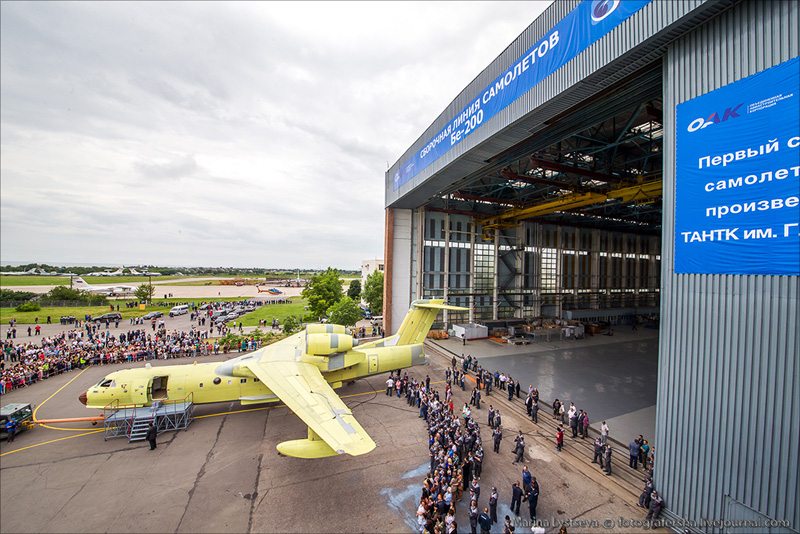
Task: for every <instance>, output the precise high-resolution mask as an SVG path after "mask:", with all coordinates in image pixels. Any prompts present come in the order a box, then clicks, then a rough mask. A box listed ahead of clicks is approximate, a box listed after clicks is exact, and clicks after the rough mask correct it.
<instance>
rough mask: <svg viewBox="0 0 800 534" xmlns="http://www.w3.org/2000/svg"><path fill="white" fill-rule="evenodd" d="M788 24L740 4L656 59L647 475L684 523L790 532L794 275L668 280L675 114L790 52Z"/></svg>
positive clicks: (797, 368) (795, 523) (792, 11)
mask: <svg viewBox="0 0 800 534" xmlns="http://www.w3.org/2000/svg"><path fill="white" fill-rule="evenodd" d="M798 28H800V14H799V13H798V2H797V1H789V0H778V1H764V0H751V1H746V2H742V3H740V4H737V5H736V6H734V7H733V8H731V9H729V10H727V11H725V12H724V13H722V14H720V15H718V16H716V17H715V18H714V19H712V20H711V21H709V22H707V23H706V24H704V25H703V26H701V27H699V28H698V29H697V30H695V31H693V32H691V33H690V34H687V35H686V36H684V37H682V38H680V39H678V40H677V41H675V42H674V43H672V44H671V45H670V46H669V48H668V51H667V56H666V61H665V62H664V117H665V125H664V127H665V128H664V130H665V138H666V139H670V140H671V142H667V143H664V147H665V154H664V156H665V157H664V163H665V166H664V221H663V223H664V224H663V229H664V236H663V237H664V239H663V249H662V277H661V278H662V313H661V318H662V322H661V346H660V356H659V358H660V361H659V377H658V404H657V406H658V407H657V416H656V417H657V421H656V440H655V442H656V458H657V462H656V471H655V474H654V475H655V476H654V478H655V483H656V489H657V490H658V491H659V492H661V493H662V495H663V496H664V497H665V504H666V506H667V507H668V509H669V510H670V511H671V512H672V513H674V514H676V515H678V516H680V517H683V518H686V519H692V520H700V519H722V518H725V517H730V518H733V517H745V516H747V517H757V516H758V515H759V514H762V515H763V516H766V517H769V518H773V519H779V520H780V519H788V520H789V521H790V522H791V525H792V528H793V529H794V530H798V529H800V491H798V470H799V469H800V467H799V466H798V456H799V455H800V452H799V451H800V445H799V444H798V437H800V430H799V429H800V342H799V340H798V336H799V335H800V334H798V332H800V315H798V301H800V287H798V277H797V276H730V275H726V276H720V275H676V274H675V273H674V272H673V258H674V241H673V233H674V225H673V216H672V214H673V213H674V206H675V202H674V200H675V199H674V183H675V107H676V106H677V105H678V104H680V103H681V102H684V101H686V100H689V99H691V98H694V97H696V96H699V95H701V94H704V93H707V92H709V91H712V90H714V89H717V88H719V87H721V86H723V85H727V84H729V83H731V82H734V81H736V80H739V79H741V78H744V77H746V76H749V75H751V74H754V73H756V72H759V71H762V70H764V69H766V68H769V67H772V66H774V65H777V64H779V63H781V62H783V61H786V60H788V59H790V58H792V57H795V56H797V55H798V46H800V45H798V42H800V39H798ZM798 253H800V251H798ZM748 509H751V510H749V511H748ZM753 512H757V513H753ZM748 513H749V514H750V515H747V514H748ZM743 514H744V515H743ZM701 530H703V531H715V529H701ZM725 531H726V532H745V531H747V532H752V531H755V530H754V529H747V530H725ZM786 531H787V530H780V529H772V530H771V531H769V532H773V533H775V532H786ZM762 532H767V530H762Z"/></svg>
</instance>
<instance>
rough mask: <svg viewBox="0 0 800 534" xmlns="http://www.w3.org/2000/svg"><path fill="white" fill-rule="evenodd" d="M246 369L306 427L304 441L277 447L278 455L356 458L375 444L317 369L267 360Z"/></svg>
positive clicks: (313, 366)
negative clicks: (306, 433)
mask: <svg viewBox="0 0 800 534" xmlns="http://www.w3.org/2000/svg"><path fill="white" fill-rule="evenodd" d="M247 367H248V368H249V369H250V370H251V371H253V373H254V374H255V375H256V376H257V377H258V378H259V380H261V381H262V382H263V383H264V385H265V386H267V387H268V388H269V389H271V390H272V392H273V393H275V395H277V396H278V397H279V398H280V399H281V400H282V401H283V402H284V403H285V404H286V406H288V407H289V408H290V409H291V410H292V411H293V412H294V413H296V414H297V416H298V417H300V419H302V420H303V422H305V423H306V424H307V425H308V429H309V432H308V439H303V440H295V441H287V442H284V443H281V444H279V445H278V451H279V452H281V453H282V454H285V455H287V456H297V457H300V458H321V457H324V456H333V455H335V454H345V453H346V454H350V455H352V456H358V455H359V454H365V453H368V452H369V451H371V450H372V449H374V448H375V442H374V441H372V439H371V438H370V437H369V435H368V434H367V432H366V431H365V430H364V429H363V428H361V425H359V424H358V421H356V419H355V417H353V413H352V412H351V411H350V409H349V408H348V407H347V406H346V405H345V403H344V402H342V399H340V398H339V396H338V395H337V394H336V393H335V392H334V391H333V389H332V388H331V387H330V386H329V385H328V382H326V381H325V379H324V378H323V377H322V373H321V372H320V370H319V368H318V367H317V366H315V365H313V364H310V363H305V362H300V361H281V360H279V361H274V360H270V359H268V358H267V359H262V360H261V361H260V362H252V363H249V364H248V365H247Z"/></svg>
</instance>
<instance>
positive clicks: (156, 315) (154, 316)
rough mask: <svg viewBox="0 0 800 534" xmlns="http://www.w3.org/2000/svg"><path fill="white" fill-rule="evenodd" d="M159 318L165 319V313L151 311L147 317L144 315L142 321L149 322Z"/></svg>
mask: <svg viewBox="0 0 800 534" xmlns="http://www.w3.org/2000/svg"><path fill="white" fill-rule="evenodd" d="M159 317H164V313H163V312H160V311H151V312H150V313H148V314H147V315H143V316H142V319H144V320H145V321H148V320H150V319H158V318H159Z"/></svg>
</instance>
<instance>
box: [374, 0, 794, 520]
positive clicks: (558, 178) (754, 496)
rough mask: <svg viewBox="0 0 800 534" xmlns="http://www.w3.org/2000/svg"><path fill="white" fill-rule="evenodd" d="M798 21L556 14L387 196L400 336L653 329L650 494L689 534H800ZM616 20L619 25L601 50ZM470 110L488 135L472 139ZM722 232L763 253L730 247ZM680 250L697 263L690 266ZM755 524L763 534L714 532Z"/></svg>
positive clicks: (537, 26)
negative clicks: (419, 328)
mask: <svg viewBox="0 0 800 534" xmlns="http://www.w3.org/2000/svg"><path fill="white" fill-rule="evenodd" d="M799 5H800V4H798V2H797V1H796V0H792V1H785V0H718V1H703V0H671V1H659V0H621V1H619V2H602V1H590V0H587V1H580V0H565V1H562V2H554V3H553V4H552V5H551V6H550V7H548V8H547V10H546V11H545V12H544V13H543V14H542V15H541V16H540V17H538V18H537V19H536V20H534V21H533V23H532V24H531V25H530V26H529V27H528V28H527V29H526V30H525V31H524V32H523V33H522V34H521V35H520V36H519V37H518V38H517V39H516V40H515V41H513V42H512V43H511V45H510V46H509V47H508V48H507V49H506V50H505V51H503V53H501V54H500V55H499V56H498V57H497V59H496V60H495V61H493V62H492V63H491V64H490V65H489V66H488V67H487V68H486V69H484V71H482V72H481V73H480V74H478V76H477V77H476V78H475V79H474V80H473V81H472V82H470V84H469V85H468V86H467V87H466V88H465V89H464V90H463V91H462V92H461V93H459V94H458V95H457V96H456V98H455V99H454V100H453V101H452V102H451V103H450V105H448V106H447V107H446V108H445V110H444V111H443V112H442V113H441V114H440V115H439V116H438V117H437V118H436V119H435V120H434V121H433V122H432V124H431V125H430V126H429V127H428V129H427V130H426V131H425V132H424V133H423V134H422V135H421V136H420V137H419V138H418V139H417V140H416V141H415V142H414V143H412V145H411V146H410V147H409V148H408V149H407V150H406V152H405V153H404V154H403V155H402V156H401V158H400V159H399V160H398V161H397V162H396V163H395V164H394V165H393V166H391V167H390V169H389V170H388V171H387V173H386V176H385V181H386V190H385V191H386V202H385V205H386V207H387V210H386V249H385V250H386V253H385V262H386V269H385V272H386V277H385V287H384V295H385V296H384V322H385V325H386V329H387V331H393V330H394V329H396V328H397V326H399V325H398V324H395V321H393V318H394V317H397V318H400V317H403V316H404V315H405V311H406V310H407V308H408V304H409V303H410V302H411V301H412V300H414V299H418V298H426V297H447V298H448V299H449V300H450V301H451V302H453V303H455V304H459V305H461V306H464V307H466V308H468V309H469V311H468V312H461V313H459V314H456V313H450V314H448V315H447V316H446V317H443V318H442V319H443V323H442V325H441V326H445V323H446V325H448V326H449V325H452V324H459V323H467V322H476V321H481V322H488V321H507V320H509V319H515V320H522V319H524V318H527V317H538V316H542V315H550V316H556V317H559V316H565V317H569V316H570V315H572V316H573V317H575V316H580V318H581V319H593V320H594V319H599V320H603V319H613V320H617V321H620V320H623V321H624V319H625V318H626V317H628V314H630V313H631V312H636V311H637V310H641V309H643V308H645V307H653V308H657V309H658V310H660V317H659V319H660V323H659V330H658V332H659V337H658V350H657V352H658V358H657V359H658V362H657V379H656V380H655V381H654V382H656V383H655V384H650V386H651V387H652V388H654V389H656V399H657V400H656V406H655V414H654V417H651V419H652V420H653V422H654V425H655V439H654V440H653V445H654V447H655V448H656V449H657V450H658V460H657V462H656V465H655V472H654V484H655V487H656V489H657V490H658V492H659V494H660V495H661V496H662V497H663V498H664V502H665V506H666V509H665V512H664V514H665V515H666V516H667V517H668V518H670V519H673V520H681V521H684V522H683V523H680V525H681V526H680V528H679V530H680V531H685V530H688V531H690V532H693V533H694V532H714V533H723V532H725V533H728V532H743V531H747V532H761V533H770V534H777V533H778V532H781V533H782V532H790V533H796V532H798V525H800V515H799V514H800V506H798V505H797V503H798V488H800V486H798V479H797V474H798V472H800V470H798V467H797V466H798V452H797V450H796V448H791V447H790V448H789V449H787V450H784V449H785V448H784V449H776V448H775V447H770V446H769V443H789V442H791V441H792V438H794V435H793V434H792V428H793V427H792V425H786V424H785V423H784V422H785V421H789V420H794V419H796V418H797V415H798V414H799V413H800V374H798V373H797V354H798V350H799V349H798V341H799V338H798V335H797V332H800V313H798V304H800V284H799V283H798V280H800V277H798V274H800V267H798V263H797V258H798V256H797V254H796V250H797V246H796V240H797V239H798V236H797V235H795V234H792V233H791V232H789V231H787V229H786V228H787V227H791V228H796V227H797V225H798V219H797V217H798V215H799V214H800V210H798V201H797V189H796V188H797V180H796V177H797V171H796V169H797V168H798V166H797V161H798V160H797V157H798V156H797V154H798V150H800V149H798V141H797V139H798V138H799V137H798V126H797V117H798V116H800V115H798V113H797V107H796V106H797V95H798V92H797V87H798V85H797V81H796V76H797V67H796V65H797V60H798V53H799V52H800V50H799V49H798V43H800V39H798V33H797V31H798V30H797V29H798V28H800V9H798V6H799ZM598 9H600V11H602V13H601V12H600V11H597V10H598ZM606 17H609V18H614V17H617V21H618V22H617V23H616V25H613V27H612V25H608V26H607V27H606V28H605V29H602V28H601V27H602V26H603V25H604V24H606V23H605V22H603V21H604V20H608V19H607V18H606ZM596 23H597V24H596ZM598 28H600V31H597V30H598ZM591 36H595V37H596V38H595V37H591ZM545 41H547V43H545ZM559 43H568V44H569V46H565V47H563V48H561V47H560V44H559ZM534 52H535V53H536V60H537V61H539V60H542V61H539V64H538V65H539V66H538V67H537V70H538V71H541V72H537V75H536V76H530V77H529V78H524V82H519V87H518V89H519V90H518V91H517V90H514V92H513V94H512V95H509V96H508V98H505V99H504V102H503V104H502V106H499V105H498V106H494V107H492V105H493V101H492V100H491V99H484V98H483V96H484V95H486V94H489V96H491V92H492V90H493V89H497V88H498V87H499V86H502V84H501V82H503V83H504V84H508V83H509V82H512V81H513V80H514V79H515V76H517V75H519V74H522V73H523V72H524V69H525V65H526V63H525V62H526V61H529V62H530V61H531V60H532V58H533V54H534ZM549 53H552V54H554V56H557V57H552V58H551V59H552V61H549V62H547V61H546V60H545V59H544V56H545V55H546V54H549ZM539 74H541V75H539ZM516 79H519V78H516ZM759 80H769V82H764V81H762V82H761V83H758V81H759ZM507 87H508V85H506V88H507ZM479 98H480V100H479ZM740 103H741V107H737V106H739V105H740ZM478 104H480V105H478ZM484 104H486V106H485V107H484ZM773 104H775V106H773ZM780 106H785V107H780ZM473 109H480V110H485V117H482V119H483V120H482V121H479V120H478V118H479V117H476V121H475V122H477V123H479V125H475V126H477V127H474V126H473V131H474V133H471V134H470V136H469V137H463V131H462V130H459V126H460V124H461V120H462V117H468V118H469V117H472V116H473V115H472V113H474V112H473ZM737 109H739V110H743V109H747V110H748V112H747V114H745V115H743V114H741V113H738V114H737V116H736V117H732V114H733V113H737V112H736V110H737ZM767 110H772V111H767ZM781 110H785V111H781ZM681 113H683V115H681ZM726 118H727V119H730V118H735V120H736V121H735V122H734V121H730V122H728V123H727V126H725V125H722V126H719V124H720V123H725V121H726V120H727V119H726ZM697 121H701V123H702V125H703V128H705V127H706V126H707V125H709V129H708V130H699V129H698V124H700V123H698V122H697ZM710 125H713V127H712V126H710ZM726 128H727V130H726ZM451 129H452V130H454V131H457V132H461V135H462V137H463V138H458V136H455V137H451V134H450V130H451ZM734 130H735V133H734ZM696 131H699V134H698V135H694V132H696ZM703 132H705V133H703ZM689 134H692V135H689ZM700 139H702V140H703V141H698V140H700ZM447 141H449V142H447ZM778 144H780V150H778V149H777V146H778ZM441 145H445V147H441ZM769 147H772V150H773V152H768V151H767V150H768V149H769ZM693 152H697V153H698V154H699V156H698V155H695V156H693V157H695V158H698V157H699V158H700V159H696V160H692V157H688V158H687V154H690V155H691V154H692V153H693ZM662 154H663V156H662ZM745 156H746V158H745ZM737 157H738V159H736V158H737ZM682 158H683V159H682ZM703 160H705V164H703V163H702V162H703ZM731 162H733V165H732V166H728V165H727V164H728V163H731ZM698 164H699V166H698ZM698 168H699V171H697V170H695V169H698ZM689 171H691V172H689ZM790 174H791V177H792V179H791V180H789V179H788V177H789V175H790ZM737 177H738V178H737ZM723 180H724V182H723ZM754 181H758V183H759V186H756V185H754V183H755V182H754ZM722 183H724V184H725V186H726V187H721V186H720V184H722ZM762 183H766V184H765V189H764V190H762V189H759V187H760V186H761V184H762ZM709 186H713V187H711V189H709ZM745 186H747V187H745ZM766 188H770V189H769V190H768V191H767V190H766ZM723 189H724V191H723ZM687 192H688V193H687ZM755 206H758V208H757V209H758V210H761V211H760V212H759V213H756V214H754V211H755V210H756V208H755ZM691 207H694V210H695V211H692V210H691V209H690V208H691ZM787 208H791V209H792V210H794V211H791V212H790V211H789V210H788V209H787ZM723 209H724V210H725V211H723ZM761 212H763V213H761ZM739 214H741V216H740V215H739ZM733 215H736V217H735V218H734V216H733ZM762 215H764V217H762ZM767 215H769V217H767ZM723 216H724V217H725V218H724V220H720V219H722V217H723ZM762 220H763V223H762ZM734 221H736V222H735V223H734ZM687 225H688V226H687ZM691 225H695V226H696V227H692V228H689V226H691ZM720 225H728V229H729V230H730V232H731V234H730V235H733V233H734V230H731V228H735V229H736V230H738V231H740V233H741V232H745V231H748V232H749V237H745V235H744V234H742V236H741V238H742V239H741V241H739V242H738V243H734V242H733V238H732V237H731V238H730V239H731V241H730V242H728V241H727V236H728V235H729V234H728V233H726V234H725V236H726V240H722V239H721V238H720V237H719V236H720V235H721V234H720V232H721V231H722V230H720V228H722V227H721V226H720ZM760 225H762V226H760ZM770 226H771V228H768V227H770ZM662 228H663V230H662ZM687 229H689V230H695V232H694V233H691V234H690V235H691V236H692V237H691V239H695V238H696V236H699V237H697V238H698V239H700V240H702V244H703V248H698V247H697V245H691V246H690V247H686V246H684V244H685V243H683V242H681V241H680V239H679V236H684V237H683V239H684V240H685V241H686V240H688V239H689V237H688V235H689V233H687V232H685V230H687ZM746 229H747V230H746ZM698 230H702V232H700V231H698ZM680 232H683V233H680ZM759 232H760V233H759ZM701 234H702V235H701ZM714 235H716V236H717V237H716V238H715V239H714V240H712V239H711V238H710V237H707V236H714ZM765 236H766V237H771V239H770V240H765V239H762V238H763V237H765ZM759 240H760V241H759ZM687 242H688V241H687ZM759 243H761V245H759ZM734 245H735V246H734ZM792 247H794V248H792ZM705 251H707V252H705ZM776 251H786V254H785V255H784V254H783V252H781V254H780V255H779V258H780V259H779V260H778V261H765V258H767V257H773V255H776ZM762 252H763V253H762ZM687 258H688V259H689V260H691V261H689V262H688V263H687ZM639 333H640V332H637V334H639ZM619 337H620V338H621V337H622V336H619ZM609 339H616V338H609ZM595 341H599V340H595ZM486 343H488V342H486ZM573 346H575V347H577V346H578V344H574V345H573ZM648 353H649V351H648ZM608 358H609V361H615V360H616V359H617V358H618V355H617V354H611V355H609V356H608ZM653 359H655V358H653ZM503 368H504V369H510V372H512V373H516V372H517V369H511V368H506V367H503ZM580 368H581V366H580V363H576V362H575V360H574V359H573V361H571V362H566V365H563V366H558V365H554V366H552V367H551V369H543V371H545V372H547V371H551V375H552V374H553V373H555V372H558V373H562V374H574V369H580ZM610 374H613V375H614V376H615V377H616V378H619V377H620V376H622V374H624V370H623V371H622V372H620V371H619V370H618V369H617V370H612V371H611V372H610ZM548 376H549V375H548ZM623 378H624V377H623ZM743 392H744V393H743ZM743 395H744V396H743ZM543 398H544V397H543ZM625 400H626V401H627V400H628V399H627V398H626V399H625ZM698 406H701V407H702V410H701V412H702V413H701V414H699V413H698V408H697V407H698ZM596 408H597V407H596V406H594V407H593V409H594V410H595V413H597V410H596ZM595 421H597V419H595ZM764 436H767V437H768V439H766V441H765V438H764ZM743 451H746V452H743ZM787 473H788V475H787ZM687 487H691V488H694V491H690V492H687V491H685V490H686V488H687ZM742 519H746V520H749V521H751V522H760V523H758V524H756V523H753V524H750V525H749V526H748V528H747V529H746V530H743V529H734V528H728V527H727V526H721V525H720V524H719V523H717V522H719V521H729V520H742ZM687 520H688V521H691V522H692V524H688V523H686V522H685V521H687ZM678 524H679V523H676V525H678Z"/></svg>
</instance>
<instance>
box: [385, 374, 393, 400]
mask: <svg viewBox="0 0 800 534" xmlns="http://www.w3.org/2000/svg"><path fill="white" fill-rule="evenodd" d="M392 391H394V380H392V377H391V376H390V377H389V379H388V380H387V381H386V394H387V395H389V396H390V397H391V396H392Z"/></svg>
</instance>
